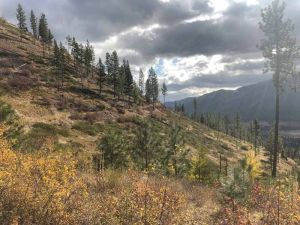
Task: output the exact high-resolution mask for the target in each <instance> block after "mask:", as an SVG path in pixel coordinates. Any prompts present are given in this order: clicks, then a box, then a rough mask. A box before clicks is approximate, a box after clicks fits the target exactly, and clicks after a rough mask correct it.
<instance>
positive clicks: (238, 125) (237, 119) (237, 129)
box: [235, 113, 241, 148]
mask: <svg viewBox="0 0 300 225" xmlns="http://www.w3.org/2000/svg"><path fill="white" fill-rule="evenodd" d="M240 129H241V119H240V115H239V114H238V113H236V117H235V138H236V141H235V142H236V148H238V143H237V139H238V138H239V134H240Z"/></svg>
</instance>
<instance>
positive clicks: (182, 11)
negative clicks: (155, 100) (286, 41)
mask: <svg viewBox="0 0 300 225" xmlns="http://www.w3.org/2000/svg"><path fill="white" fill-rule="evenodd" d="M270 2H271V1H270V0H86V1H82V0H0V16H1V17H4V18H5V19H6V20H8V21H9V22H12V23H15V24H16V19H15V14H16V7H17V4H18V3H21V4H22V6H23V8H24V9H25V11H26V12H27V14H28V18H29V12H30V10H31V9H33V10H34V12H35V13H36V15H40V14H41V13H45V14H46V17H47V18H48V23H49V27H50V29H51V30H52V32H53V33H54V36H55V38H56V39H57V40H59V41H62V42H65V37H66V36H67V35H70V36H75V37H76V38H77V40H79V41H80V42H83V43H84V42H85V41H86V40H87V39H88V40H89V41H90V42H91V43H92V45H93V46H94V48H95V52H96V56H97V57H102V58H103V57H104V55H105V53H106V52H111V51H113V50H117V52H118V54H119V56H120V58H121V59H123V58H126V59H128V60H129V61H130V63H131V65H132V70H133V74H134V76H135V79H137V77H138V71H139V69H140V68H141V69H142V70H143V71H144V73H145V75H146V77H147V74H148V70H149V68H150V67H151V66H153V67H154V69H155V70H156V72H157V74H158V78H159V82H160V83H162V82H166V84H167V86H168V90H169V92H168V96H167V100H168V101H173V100H178V99H182V98H185V97H192V96H200V95H203V94H206V93H209V92H212V91H216V90H219V89H228V90H232V89H233V90H234V89H236V88H238V87H241V86H245V85H249V84H253V83H256V82H260V81H263V80H266V79H270V78H271V75H270V74H263V64H264V59H263V58H262V54H261V52H260V51H259V49H258V48H257V46H258V44H259V43H260V40H261V38H262V37H263V36H262V33H261V31H260V30H259V26H258V23H259V21H260V11H261V9H262V8H264V7H266V5H268V4H269V3H270ZM286 3H287V9H286V16H287V18H290V19H292V21H293V22H294V23H295V25H296V26H295V33H296V35H297V37H298V40H299V39H300V23H299V22H298V21H300V13H299V12H300V0H286ZM297 23H298V24H297Z"/></svg>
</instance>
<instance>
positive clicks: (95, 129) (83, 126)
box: [72, 121, 104, 136]
mask: <svg viewBox="0 0 300 225" xmlns="http://www.w3.org/2000/svg"><path fill="white" fill-rule="evenodd" d="M72 129H75V130H79V131H81V132H83V133H85V134H88V135H91V136H96V135H97V134H98V133H99V132H100V131H103V129H104V128H103V125H102V124H100V123H95V124H91V123H88V122H87V121H78V122H76V123H75V124H74V125H73V126H72Z"/></svg>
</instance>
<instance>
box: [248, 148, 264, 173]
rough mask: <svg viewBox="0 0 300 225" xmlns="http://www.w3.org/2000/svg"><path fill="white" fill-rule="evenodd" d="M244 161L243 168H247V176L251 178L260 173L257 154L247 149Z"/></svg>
mask: <svg viewBox="0 0 300 225" xmlns="http://www.w3.org/2000/svg"><path fill="white" fill-rule="evenodd" d="M245 162H246V165H245V166H246V168H245V169H246V170H247V172H248V174H249V177H250V178H251V179H255V178H258V177H259V176H260V175H261V173H262V169H261V162H260V160H259V158H257V156H256V155H255V152H254V151H249V152H248V153H247V154H246V158H245Z"/></svg>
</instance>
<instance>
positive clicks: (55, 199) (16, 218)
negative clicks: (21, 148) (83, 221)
mask: <svg viewBox="0 0 300 225" xmlns="http://www.w3.org/2000/svg"><path fill="white" fill-rule="evenodd" d="M86 193H87V192H86V187H85V185H84V183H83V182H82V181H81V180H80V179H78V178H77V174H76V168H75V162H74V161H73V160H72V157H71V155H68V154H58V153H55V154H51V153H50V154H48V155H46V156H45V155H43V156H41V155H38V154H35V155H23V154H21V153H15V152H13V151H12V150H11V149H10V147H9V146H8V145H7V143H6V142H5V141H3V140H0V211H1V213H0V224H11V223H13V222H15V223H19V224H73V223H75V221H74V218H75V214H76V210H78V209H79V208H80V203H79V201H78V200H80V199H83V198H85V196H86Z"/></svg>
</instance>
